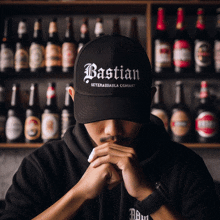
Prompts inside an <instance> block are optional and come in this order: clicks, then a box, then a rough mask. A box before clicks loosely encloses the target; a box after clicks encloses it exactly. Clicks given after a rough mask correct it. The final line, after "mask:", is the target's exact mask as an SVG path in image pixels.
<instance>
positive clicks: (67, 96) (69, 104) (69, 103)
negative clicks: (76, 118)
mask: <svg viewBox="0 0 220 220" xmlns="http://www.w3.org/2000/svg"><path fill="white" fill-rule="evenodd" d="M68 88H69V86H68V87H66V93H65V102H64V105H65V106H66V107H72V106H73V100H72V98H71V96H70V94H69V92H68Z"/></svg>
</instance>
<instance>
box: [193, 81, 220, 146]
mask: <svg viewBox="0 0 220 220" xmlns="http://www.w3.org/2000/svg"><path fill="white" fill-rule="evenodd" d="M195 112H196V115H195V130H196V140H197V142H199V143H210V142H217V141H218V136H219V122H218V117H217V110H216V108H215V106H214V105H213V102H212V101H211V98H210V95H209V91H208V83H207V81H202V82H201V89H200V104H199V106H198V107H197V108H196V111H195Z"/></svg>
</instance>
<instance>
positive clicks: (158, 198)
mask: <svg viewBox="0 0 220 220" xmlns="http://www.w3.org/2000/svg"><path fill="white" fill-rule="evenodd" d="M166 202H167V194H166V191H165V189H164V187H163V186H162V184H161V183H159V182H158V183H156V186H155V190H154V191H153V193H151V194H150V195H149V196H148V197H147V198H146V199H144V200H142V201H137V202H136V203H135V205H134V206H135V208H136V209H137V210H138V211H139V212H140V213H141V214H142V215H144V216H147V215H150V214H152V213H154V212H156V211H157V210H158V209H159V208H160V207H161V206H162V205H164V204H165V203H166Z"/></svg>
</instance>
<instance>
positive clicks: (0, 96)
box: [0, 86, 5, 103]
mask: <svg viewBox="0 0 220 220" xmlns="http://www.w3.org/2000/svg"><path fill="white" fill-rule="evenodd" d="M0 103H5V88H4V87H3V86H0Z"/></svg>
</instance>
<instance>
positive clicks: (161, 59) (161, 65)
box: [152, 8, 172, 74]
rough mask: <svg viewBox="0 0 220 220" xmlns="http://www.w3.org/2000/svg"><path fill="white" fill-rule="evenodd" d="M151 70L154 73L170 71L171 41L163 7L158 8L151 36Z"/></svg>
mask: <svg viewBox="0 0 220 220" xmlns="http://www.w3.org/2000/svg"><path fill="white" fill-rule="evenodd" d="M152 58H153V70H154V72H155V73H156V74H163V73H170V72H171V71H172V57H171V41H170V39H169V36H168V33H167V27H166V21H165V11H164V8H158V12H157V25H156V33H155V35H154V37H153V57H152Z"/></svg>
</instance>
